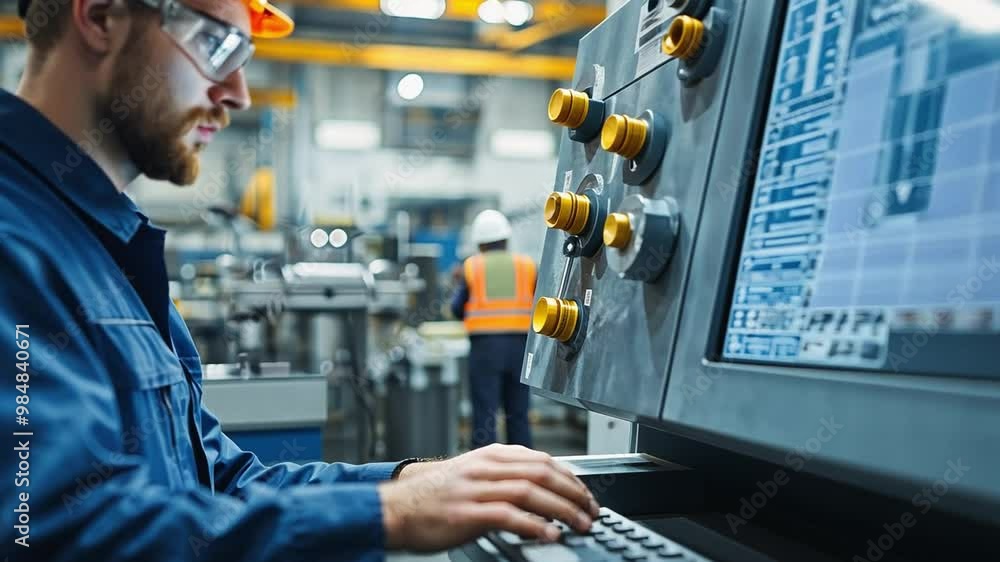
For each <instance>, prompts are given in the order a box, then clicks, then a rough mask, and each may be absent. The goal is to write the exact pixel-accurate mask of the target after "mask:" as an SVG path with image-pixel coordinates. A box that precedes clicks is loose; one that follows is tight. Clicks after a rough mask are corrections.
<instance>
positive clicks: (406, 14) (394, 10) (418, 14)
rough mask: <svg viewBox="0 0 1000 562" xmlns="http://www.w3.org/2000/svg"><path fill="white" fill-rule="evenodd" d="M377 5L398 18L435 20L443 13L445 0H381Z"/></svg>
mask: <svg viewBox="0 0 1000 562" xmlns="http://www.w3.org/2000/svg"><path fill="white" fill-rule="evenodd" d="M379 6H380V7H381V8H382V12H384V13H386V14H389V15H390V16H396V17H398V18H417V19H422V20H436V19H438V18H440V17H441V16H443V15H444V9H445V0H381V1H380V2H379Z"/></svg>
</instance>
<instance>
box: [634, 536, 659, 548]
mask: <svg viewBox="0 0 1000 562" xmlns="http://www.w3.org/2000/svg"><path fill="white" fill-rule="evenodd" d="M636 542H638V543H639V544H641V545H642V546H644V547H646V548H648V549H650V550H658V549H659V548H660V547H661V546H663V541H662V540H661V539H660V538H659V537H655V536H653V535H646V536H645V537H642V538H641V539H639V540H638V541H636Z"/></svg>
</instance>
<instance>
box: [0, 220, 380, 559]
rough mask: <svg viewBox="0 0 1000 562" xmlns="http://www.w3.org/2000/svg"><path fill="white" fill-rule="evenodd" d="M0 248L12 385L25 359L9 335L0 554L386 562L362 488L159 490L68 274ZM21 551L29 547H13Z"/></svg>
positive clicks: (18, 246) (1, 393) (4, 352)
mask: <svg viewBox="0 0 1000 562" xmlns="http://www.w3.org/2000/svg"><path fill="white" fill-rule="evenodd" d="M3 230H4V228H3V225H0V233H2V231H3ZM5 238H6V239H5V241H4V243H3V244H0V263H2V264H3V265H4V270H5V275H4V278H3V280H2V281H0V283H2V285H3V287H2V291H0V357H3V358H4V359H3V360H4V361H6V362H7V364H6V365H5V368H6V370H7V372H8V373H10V371H11V370H12V369H16V367H15V357H16V356H17V352H18V351H25V350H24V349H22V347H21V346H23V344H21V346H19V345H18V344H17V343H16V342H17V341H19V340H18V339H17V334H16V329H17V328H16V327H17V326H18V325H22V326H27V327H26V328H22V329H21V331H22V333H24V334H27V339H25V338H24V337H23V336H22V338H21V341H29V342H30V344H29V346H28V349H27V353H28V354H30V357H29V358H28V360H27V361H26V362H27V363H28V364H29V365H28V366H27V372H28V374H29V377H30V378H29V379H28V381H27V382H26V383H24V384H26V385H27V386H28V387H27V391H28V394H27V396H29V398H30V400H28V401H27V404H25V405H26V406H27V409H28V411H29V412H30V413H28V414H25V417H27V418H28V419H29V420H30V421H29V423H28V425H16V424H15V419H16V418H15V411H14V404H15V396H16V395H23V394H22V392H20V390H18V389H16V388H15V382H14V380H13V379H14V375H13V373H10V375H9V376H10V378H9V379H7V380H6V381H5V384H3V385H0V403H3V404H7V405H8V410H7V412H6V415H4V416H3V422H0V423H2V424H3V426H4V427H3V431H4V437H3V440H4V441H5V443H4V446H5V447H9V448H8V449H7V450H8V451H11V450H16V449H17V448H20V450H21V453H20V458H19V456H18V454H5V455H3V458H2V460H0V466H2V470H3V472H4V474H7V475H9V476H11V477H12V478H13V477H14V475H15V474H17V473H18V472H19V471H20V472H22V473H24V477H23V480H19V481H9V482H8V484H7V485H5V486H3V487H0V502H2V505H3V506H5V508H4V509H3V511H2V515H0V526H2V530H0V540H3V542H4V544H5V550H6V552H7V553H8V554H9V555H10V559H11V560H46V561H51V562H62V561H75V560H106V561H115V562H118V561H126V560H127V561H140V560H141V561H146V562H160V561H162V562H167V561H171V562H173V561H193V560H199V561H205V562H216V561H218V562H231V561H233V560H240V561H244V562H251V561H252V562H270V561H275V562H276V561H279V560H280V561H286V560H295V561H298V560H302V561H305V560H310V561H312V560H333V561H345V562H346V561H348V560H350V561H366V562H367V561H376V560H382V559H383V557H384V552H383V545H384V537H383V528H382V516H381V502H380V499H379V494H378V490H377V488H376V487H375V485H374V484H371V483H360V482H358V483H343V484H337V485H328V484H317V485H313V486H298V487H291V488H285V489H275V488H272V487H268V486H261V485H256V484H253V483H248V484H247V488H253V493H250V494H246V496H245V497H237V496H231V495H223V494H220V495H214V494H212V493H211V492H210V491H209V490H208V489H206V488H198V487H191V488H177V489H168V488H167V487H165V486H163V485H160V484H157V483H154V482H153V480H152V478H151V476H150V472H149V467H148V466H147V465H146V464H145V460H144V459H143V458H140V457H138V456H136V455H134V454H130V453H128V452H126V449H127V448H126V447H125V446H124V444H123V437H124V434H125V431H124V428H123V427H122V423H121V419H122V418H121V413H120V411H119V409H118V408H119V406H118V402H117V400H116V398H115V390H114V388H113V387H112V382H111V376H110V374H109V372H108V371H107V370H106V368H105V367H104V364H103V363H102V361H101V357H100V354H99V352H98V347H97V346H95V344H94V342H95V341H96V340H95V339H94V336H95V334H94V332H92V331H90V330H91V327H89V325H87V324H86V323H84V322H81V321H80V320H79V319H78V318H77V317H76V316H75V314H74V312H75V311H76V312H78V311H79V308H77V307H76V306H75V305H73V304H72V303H74V302H75V296H74V295H73V292H72V291H71V289H70V286H69V284H68V282H67V278H66V276H65V274H63V273H62V272H60V271H59V269H58V268H57V267H56V266H55V261H54V260H55V258H54V257H49V256H48V255H47V254H43V253H42V252H41V251H37V250H36V246H35V245H34V243H33V242H31V241H27V240H22V239H19V238H17V237H16V236H15V235H11V234H8V235H7V236H6V237H5ZM29 248H30V249H31V250H29ZM24 356H25V354H21V357H24ZM17 372H20V370H18V371H17ZM22 380H24V377H22ZM21 401H22V402H24V399H21ZM15 432H30V433H31V435H25V436H20V435H14V433H15ZM11 484H13V485H11ZM22 503H23V504H25V506H24V509H23V510H22V511H23V512H24V513H23V514H18V513H16V512H15V511H14V509H15V508H16V506H19V504H22ZM19 524H20V525H23V527H21V528H17V527H15V526H16V525H19ZM22 530H23V531H24V532H23V533H22V532H21V531H22ZM18 538H20V539H21V540H22V541H24V542H26V543H28V545H29V546H28V547H27V548H25V547H23V546H19V545H18V544H15V539H18Z"/></svg>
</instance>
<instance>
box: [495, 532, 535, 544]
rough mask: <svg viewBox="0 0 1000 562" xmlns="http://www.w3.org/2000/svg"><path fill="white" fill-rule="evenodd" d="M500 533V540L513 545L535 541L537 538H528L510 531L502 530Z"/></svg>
mask: <svg viewBox="0 0 1000 562" xmlns="http://www.w3.org/2000/svg"><path fill="white" fill-rule="evenodd" d="M498 534H499V535H500V540H502V541H503V542H505V543H507V544H511V545H519V544H525V543H529V542H534V541H535V539H526V538H523V537H520V536H518V535H516V534H514V533H511V532H509V531H500V533H498Z"/></svg>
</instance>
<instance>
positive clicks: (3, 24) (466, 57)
mask: <svg viewBox="0 0 1000 562" xmlns="http://www.w3.org/2000/svg"><path fill="white" fill-rule="evenodd" d="M338 1H339V0H338ZM352 1H354V0H352ZM357 1H360V0H357ZM14 24H17V25H14ZM20 24H21V21H20V20H19V19H17V18H16V17H13V16H0V38H7V39H19V38H23V37H24V28H23V26H21V25H20ZM256 57H257V58H259V59H262V60H270V61H278V62H288V63H305V64H310V63H311V64H329V65H337V66H356V67H364V68H374V69H378V70H400V71H414V72H439V73H443V74H467V75H477V76H510V77H518V78H535V79H540V80H569V79H571V78H572V77H573V71H574V69H575V67H576V60H575V59H574V58H573V57H561V56H552V55H517V54H512V53H505V52H497V51H489V50H483V49H462V48H452V47H424V46H418V45H392V44H373V45H367V46H359V45H355V44H351V43H347V42H337V41H321V40H313V39H282V40H277V41H270V40H269V41H258V42H257V53H256Z"/></svg>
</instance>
